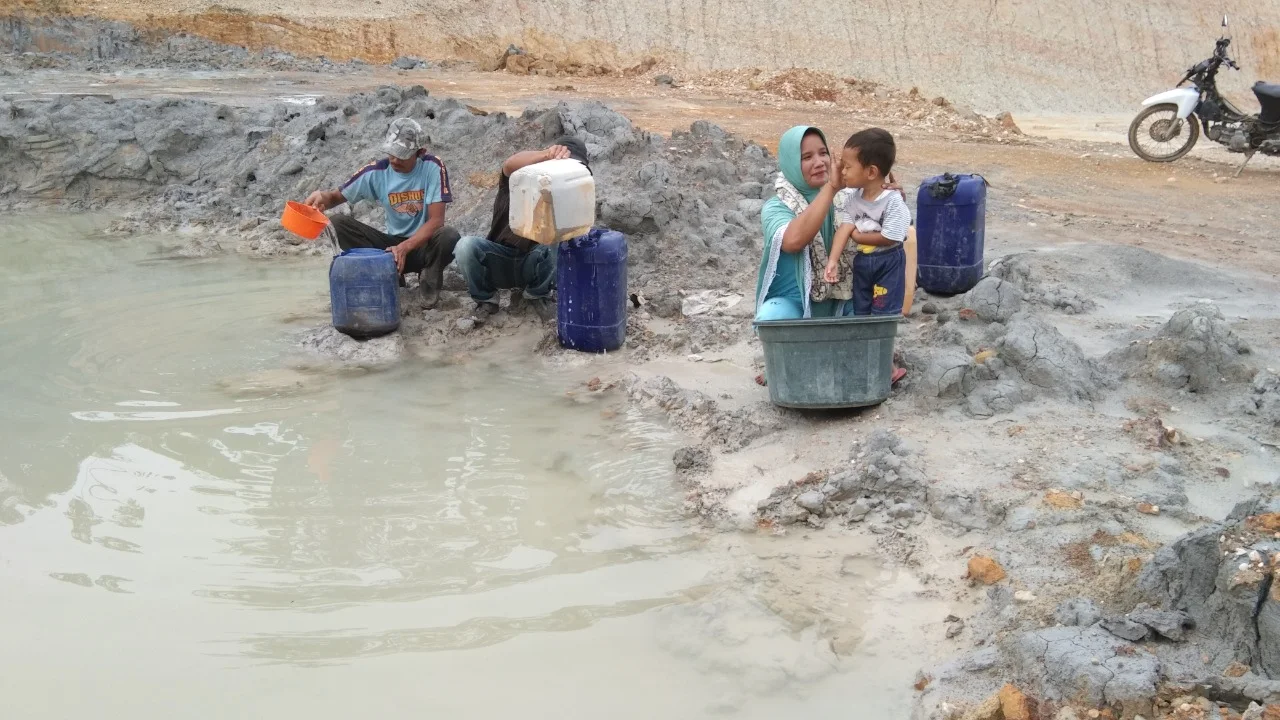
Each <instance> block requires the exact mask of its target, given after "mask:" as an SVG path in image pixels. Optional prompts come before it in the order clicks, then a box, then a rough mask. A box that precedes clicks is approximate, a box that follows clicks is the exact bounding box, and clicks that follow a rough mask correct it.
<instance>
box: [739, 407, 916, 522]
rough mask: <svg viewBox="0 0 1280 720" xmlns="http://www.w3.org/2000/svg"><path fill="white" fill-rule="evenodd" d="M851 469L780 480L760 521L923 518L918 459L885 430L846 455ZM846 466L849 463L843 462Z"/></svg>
mask: <svg viewBox="0 0 1280 720" xmlns="http://www.w3.org/2000/svg"><path fill="white" fill-rule="evenodd" d="M850 459H851V460H852V461H853V463H854V467H853V469H852V470H843V469H842V470H838V471H835V472H830V473H825V474H819V475H817V476H813V477H811V478H808V479H807V480H809V481H808V482H801V483H797V484H794V485H792V484H788V485H783V486H781V487H779V488H777V489H775V490H774V491H773V493H772V494H771V495H770V496H769V497H768V498H766V499H764V500H762V501H761V502H760V505H759V507H758V508H757V510H756V514H757V516H758V517H759V518H760V519H761V520H766V521H769V522H773V523H777V524H780V525H794V524H797V523H805V522H807V523H809V524H811V525H820V524H822V523H823V521H824V519H832V520H836V521H839V522H843V523H850V524H851V523H860V522H863V521H864V520H868V519H869V518H871V517H872V516H873V513H874V514H875V515H876V516H883V517H884V518H886V519H888V520H889V521H896V523H897V525H898V526H899V529H905V528H907V527H908V526H909V525H912V524H915V523H918V522H920V521H922V520H924V517H925V516H924V514H923V511H924V501H925V487H926V484H927V481H926V478H925V475H924V472H923V470H922V469H921V467H920V463H919V458H918V457H916V456H914V455H913V454H912V452H911V451H910V450H909V449H908V448H907V447H906V444H905V443H903V441H902V439H901V438H899V437H898V436H897V435H894V434H893V433H892V432H889V431H888V430H884V429H879V430H875V431H873V432H872V433H871V435H869V436H868V437H867V439H866V440H865V441H864V442H862V443H861V444H859V445H855V446H854V449H853V453H852V456H851V458H850ZM843 467H847V466H843Z"/></svg>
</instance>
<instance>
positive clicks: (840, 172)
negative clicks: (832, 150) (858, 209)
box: [827, 155, 844, 192]
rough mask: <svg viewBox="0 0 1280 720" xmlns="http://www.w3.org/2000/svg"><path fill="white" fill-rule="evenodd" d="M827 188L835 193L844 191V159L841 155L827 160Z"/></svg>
mask: <svg viewBox="0 0 1280 720" xmlns="http://www.w3.org/2000/svg"><path fill="white" fill-rule="evenodd" d="M827 187H829V188H831V189H832V190H833V191H835V192H840V191H841V190H843V189H844V158H842V157H840V156H839V155H833V156H830V157H828V158H827Z"/></svg>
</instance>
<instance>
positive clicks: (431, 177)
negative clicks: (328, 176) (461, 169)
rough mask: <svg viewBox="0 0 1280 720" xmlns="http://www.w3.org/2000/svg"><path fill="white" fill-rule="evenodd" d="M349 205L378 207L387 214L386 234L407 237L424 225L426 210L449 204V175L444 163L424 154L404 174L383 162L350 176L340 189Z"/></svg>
mask: <svg viewBox="0 0 1280 720" xmlns="http://www.w3.org/2000/svg"><path fill="white" fill-rule="evenodd" d="M341 192H342V196H343V197H344V198H346V199H347V202H349V203H353V204H354V203H356V202H357V201H360V200H368V201H370V202H376V203H380V204H381V205H382V207H383V209H384V210H386V211H387V234H388V235H395V236H396V237H408V236H410V235H412V234H413V233H414V232H415V231H417V229H418V228H420V227H422V225H423V223H425V222H426V221H427V206H428V205H431V204H432V203H438V202H446V203H447V202H453V194H452V193H451V192H450V191H449V171H448V170H446V169H445V167H444V163H443V162H441V161H440V159H439V158H437V157H435V156H434V155H428V154H427V152H426V151H425V150H421V151H419V152H418V163H417V164H416V165H414V166H413V170H411V171H410V172H408V173H398V172H396V171H395V169H394V168H392V167H391V163H390V161H388V160H387V159H386V158H383V159H381V160H379V161H377V162H375V163H370V164H368V165H366V166H364V167H362V168H360V170H359V171H358V172H357V173H356V174H355V175H352V176H351V179H350V180H348V181H347V182H346V184H345V185H343V186H342V188H341Z"/></svg>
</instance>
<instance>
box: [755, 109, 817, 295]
mask: <svg viewBox="0 0 1280 720" xmlns="http://www.w3.org/2000/svg"><path fill="white" fill-rule="evenodd" d="M810 131H813V132H815V133H817V135H818V137H820V138H822V144H824V145H826V143H827V137H826V136H825V135H823V134H822V131H821V130H819V129H818V128H816V127H811V126H809V125H797V126H796V127H793V128H791V129H790V130H788V131H786V132H785V133H783V134H782V139H781V140H779V141H778V169H779V170H780V171H782V176H783V177H784V178H786V180H787V182H789V183H791V185H792V186H794V187H795V189H796V190H798V191H799V192H800V194H801V195H803V196H804V199H805V201H806V202H813V199H814V198H816V197H817V196H818V192H819V191H821V188H813V187H809V183H808V182H807V181H806V180H805V178H804V171H803V170H801V168H800V145H801V143H803V142H804V136H805V135H807V134H808V133H809V132H810ZM795 217H796V215H795V213H794V212H792V211H791V209H790V208H788V207H787V206H786V205H785V204H784V203H783V202H782V201H781V200H779V199H778V198H776V197H774V198H771V199H770V200H769V201H768V202H766V203H765V204H764V209H762V210H761V211H760V225H761V230H763V232H764V253H763V254H762V256H761V258H760V268H759V270H758V271H757V272H756V307H757V308H759V306H760V304H761V303H763V302H764V294H765V293H766V292H767V291H768V290H769V285H771V284H772V283H773V278H774V276H775V275H776V274H777V267H778V264H779V263H783V262H792V263H796V277H797V278H801V281H802V283H803V279H804V278H805V272H806V269H807V268H808V267H809V265H808V263H807V262H806V261H805V257H806V253H805V251H802V252H797V253H783V252H781V246H780V245H779V247H774V246H773V239H774V236H775V235H777V234H778V230H779V229H781V228H783V227H785V226H786V225H787V223H789V222H791V221H792V220H794V219H795ZM821 233H822V239H823V240H824V241H826V246H827V249H828V250H830V249H831V239H832V238H833V237H834V236H835V233H836V216H835V208H834V207H833V208H832V209H831V210H828V211H827V218H826V220H824V221H823V222H822V230H821ZM806 250H807V248H806ZM800 292H801V294H802V295H803V296H804V298H805V304H806V305H808V304H809V300H808V297H809V288H807V287H803V286H802V287H801V288H800ZM806 315H807V313H806Z"/></svg>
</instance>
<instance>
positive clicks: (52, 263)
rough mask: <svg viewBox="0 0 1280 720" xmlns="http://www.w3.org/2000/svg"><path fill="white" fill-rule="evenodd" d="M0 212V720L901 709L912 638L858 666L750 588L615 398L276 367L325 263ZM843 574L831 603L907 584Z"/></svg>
mask: <svg viewBox="0 0 1280 720" xmlns="http://www.w3.org/2000/svg"><path fill="white" fill-rule="evenodd" d="M5 224H6V226H7V232H6V238H5V240H4V249H5V252H4V253H3V254H0V308H2V309H3V311H2V312H0V367H3V373H0V397H2V398H3V402H0V436H3V440H0V617H2V618H4V620H3V622H4V626H5V628H6V629H5V633H4V642H3V643H0V669H2V670H0V697H3V698H4V703H3V704H4V707H5V712H4V715H5V716H7V717H14V718H71V717H109V718H114V717H126V716H127V717H138V718H172V717H185V718H225V717H273V718H278V717H309V718H340V717H341V718H346V717H353V716H366V717H382V718H400V717H405V718H407V717H424V716H426V717H432V716H438V717H449V718H497V717H524V718H530V717H532V718H538V717H556V718H588V717H589V718H596V717H600V716H602V715H608V716H610V717H622V718H660V717H665V718H691V717H704V716H707V717H711V716H714V717H744V718H756V717H760V718H763V717H777V716H779V713H783V714H784V715H785V714H788V713H790V712H792V711H806V712H814V711H816V712H819V713H820V715H821V716H822V717H865V716H867V715H866V714H865V713H866V712H868V711H869V710H870V711H874V710H875V709H876V708H885V709H887V708H890V707H895V708H897V711H902V709H903V706H902V704H901V703H902V702H903V701H904V700H905V699H906V698H907V697H908V696H909V688H908V687H907V685H908V682H905V681H904V680H903V678H899V677H896V675H899V674H903V675H905V674H906V673H908V672H909V671H910V669H911V668H914V667H918V666H919V665H920V664H921V662H920V660H921V659H919V658H910V657H901V656H897V659H896V661H895V662H893V663H888V664H887V665H885V667H887V668H889V669H888V670H885V669H881V670H879V671H876V670H871V671H867V670H866V668H870V667H874V666H876V665H877V664H881V665H883V663H878V662H877V661H876V660H875V659H874V658H873V657H872V655H871V654H869V653H868V654H864V656H863V657H862V658H861V660H859V659H858V658H857V657H855V658H854V660H853V661H852V663H851V662H849V661H848V660H838V659H837V658H836V657H835V656H834V655H832V654H831V652H830V649H829V643H828V642H827V641H826V640H825V639H823V638H822V637H820V636H819V635H818V634H817V632H816V631H815V629H814V628H812V627H808V628H806V627H804V624H803V623H796V622H795V621H794V620H795V619H794V618H784V617H782V616H780V615H778V614H777V613H775V612H773V611H772V610H771V609H770V605H769V603H768V602H767V601H766V600H764V599H762V597H761V596H760V595H759V594H758V593H756V591H755V590H754V589H753V587H752V585H751V578H752V577H755V576H754V575H752V574H750V573H746V572H744V571H743V570H742V568H741V567H737V566H736V563H737V561H735V560H734V559H733V558H732V557H730V555H729V554H726V553H724V552H720V551H718V550H717V549H715V548H713V547H711V546H710V545H709V542H710V541H709V540H708V534H707V533H706V532H705V531H704V530H702V529H700V527H699V526H698V524H697V523H696V522H694V521H691V520H690V519H689V518H688V517H686V516H685V515H684V513H683V512H682V509H681V502H682V499H683V495H682V493H681V491H680V488H679V486H678V479H677V478H676V477H675V476H674V474H673V471H672V469H671V453H672V451H673V449H674V448H675V447H676V445H677V441H678V438H677V437H676V436H675V435H674V434H673V433H672V432H671V431H670V430H669V429H667V428H666V427H665V426H664V425H662V424H661V423H659V422H657V421H655V419H653V418H650V417H646V416H644V415H642V414H639V413H638V412H637V411H635V410H633V409H630V408H628V407H627V406H626V405H625V404H624V403H623V402H622V401H621V400H620V399H619V400H617V401H613V402H606V403H603V404H599V405H593V406H587V407H584V406H580V405H577V404H575V403H573V402H570V401H567V400H566V398H565V390H566V388H568V387H570V386H571V385H573V384H580V383H581V379H575V378H568V377H564V376H562V375H560V374H558V373H557V372H556V371H554V370H552V369H544V368H543V366H542V364H540V363H538V362H528V361H527V358H522V357H519V356H510V357H501V358H479V359H477V360H476V361H475V362H473V363H471V364H468V365H440V364H435V365H431V364H426V363H414V362H409V363H405V364H403V365H401V366H399V367H397V368H394V369H390V370H384V371H379V372H352V371H350V370H346V371H339V370H336V369H332V368H328V369H326V368H323V367H320V366H315V365H300V364H299V363H300V362H301V361H300V360H299V359H298V357H297V351H296V349H295V348H296V339H297V336H298V334H299V332H301V331H302V330H304V329H305V327H306V326H307V323H306V322H304V323H297V322H294V323H290V322H289V319H290V318H296V317H297V316H299V315H300V314H301V315H304V316H305V315H307V313H311V315H312V316H315V310H314V309H315V308H316V307H317V305H319V307H321V308H322V307H323V302H324V296H325V280H324V277H325V270H326V261H324V260H318V259H310V260H276V261H262V260H249V259H245V258H240V257H236V256H232V255H224V256H220V257H216V258H211V259H203V260H182V259H167V258H166V257H165V256H164V255H163V254H162V253H159V252H157V248H158V247H159V246H160V244H161V243H162V242H163V240H164V239H163V238H116V237H107V236H104V235H101V234H100V233H99V232H98V231H97V228H98V227H99V226H100V225H101V219H98V218H93V217H81V218H50V217H20V218H8V219H6V223H5ZM321 317H322V316H321ZM315 319H316V318H315V317H312V319H311V320H309V321H307V322H311V323H312V324H314V320H315ZM299 368H301V369H299ZM759 560H760V558H759V557H753V558H752V561H753V562H755V561H759ZM765 562H767V560H766V561H765ZM854 565H855V566H857V564H856V563H855V564H854ZM858 567H862V566H858ZM864 570H865V572H860V573H854V576H852V577H848V578H845V579H844V580H842V581H843V582H847V583H848V586H849V590H848V596H847V598H844V597H843V596H841V597H842V603H843V604H846V605H847V604H852V605H853V606H855V608H854V610H853V611H852V612H853V613H854V614H855V615H856V614H857V613H861V612H863V611H862V610H861V609H858V608H859V607H860V606H861V605H866V607H867V610H866V612H867V613H868V617H871V616H872V615H873V614H874V613H873V612H872V610H873V608H874V606H875V605H876V604H878V603H880V604H885V603H889V602H890V601H891V600H892V598H888V597H886V596H883V594H882V595H877V594H876V593H875V592H873V591H872V590H870V588H872V587H893V588H906V587H908V585H909V583H910V581H909V579H907V578H899V579H895V578H896V577H897V576H894V577H888V576H884V577H881V575H880V574H881V571H880V570H878V569H877V566H876V565H875V564H874V563H871V564H867V565H865V567H864ZM903 583H907V585H904V584H903ZM849 612H850V611H848V610H846V611H845V615H846V616H848V615H849ZM880 624H881V625H883V624H884V623H883V622H881V623H880ZM877 627H878V625H877V622H876V621H874V620H870V621H868V622H867V624H866V627H865V628H864V632H865V634H866V639H865V640H864V644H865V645H866V647H867V648H871V647H873V646H874V644H875V641H876V637H877V632H879V631H877V630H876V628H877ZM881 634H882V635H884V633H881ZM892 637H893V635H892V634H891V633H890V634H887V635H884V637H883V638H881V642H887V643H892ZM856 654H857V653H856V652H855V655H856ZM860 666H861V667H862V668H863V672H858V669H859V667H860ZM886 673H889V675H886ZM886 677H891V678H892V680H893V681H894V683H895V686H893V687H889V686H887V685H886V682H885V681H886ZM881 716H882V717H888V715H881Z"/></svg>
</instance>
